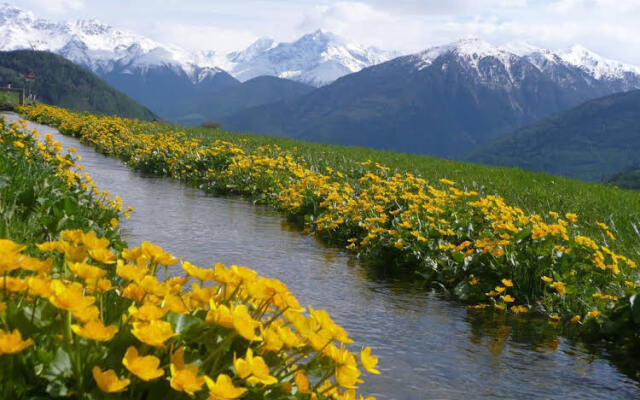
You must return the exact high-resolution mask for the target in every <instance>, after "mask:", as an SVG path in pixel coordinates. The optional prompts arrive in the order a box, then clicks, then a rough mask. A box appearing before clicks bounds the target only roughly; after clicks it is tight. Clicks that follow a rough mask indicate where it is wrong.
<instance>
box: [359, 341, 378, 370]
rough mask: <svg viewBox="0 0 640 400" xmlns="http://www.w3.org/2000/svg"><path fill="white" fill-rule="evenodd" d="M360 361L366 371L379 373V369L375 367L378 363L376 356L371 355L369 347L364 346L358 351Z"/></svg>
mask: <svg viewBox="0 0 640 400" xmlns="http://www.w3.org/2000/svg"><path fill="white" fill-rule="evenodd" d="M360 361H361V362H362V366H363V367H364V369H366V370H367V372H370V373H372V374H376V375H377V374H380V371H378V370H377V369H376V365H378V357H376V356H373V355H371V347H368V346H367V347H365V348H364V349H362V351H361V352H360Z"/></svg>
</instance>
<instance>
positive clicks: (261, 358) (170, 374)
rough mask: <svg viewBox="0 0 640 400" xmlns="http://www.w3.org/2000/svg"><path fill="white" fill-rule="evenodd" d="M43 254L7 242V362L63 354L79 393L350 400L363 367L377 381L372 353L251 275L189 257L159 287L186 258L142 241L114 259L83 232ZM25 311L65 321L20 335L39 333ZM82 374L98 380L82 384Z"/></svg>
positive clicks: (0, 257) (2, 259)
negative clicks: (150, 388) (160, 391)
mask: <svg viewBox="0 0 640 400" xmlns="http://www.w3.org/2000/svg"><path fill="white" fill-rule="evenodd" d="M37 249H38V250H39V251H40V254H45V255H49V257H48V258H43V257H33V256H29V255H27V254H25V250H26V246H23V245H19V244H17V243H15V242H13V241H11V240H8V239H3V240H0V276H2V288H1V290H0V293H2V297H1V298H2V301H1V302H0V316H1V317H2V318H1V320H2V325H3V326H5V327H7V328H13V329H14V330H13V331H12V332H11V333H10V332H8V331H5V330H2V329H0V357H2V356H3V355H10V354H18V353H21V352H25V351H26V352H29V351H31V353H32V354H29V355H28V356H25V357H23V358H21V361H22V362H24V363H29V362H32V363H36V362H37V359H38V357H39V356H40V355H41V354H44V353H46V352H47V351H53V349H55V348H61V349H63V350H64V351H65V352H66V354H67V355H68V357H69V358H70V359H71V360H72V361H71V367H72V370H73V376H72V377H71V379H70V380H69V385H70V387H73V388H75V390H76V391H77V392H78V393H86V392H90V391H91V390H92V388H93V387H96V386H97V387H98V388H99V389H100V390H101V391H103V392H107V393H118V392H122V391H125V390H136V391H140V390H142V391H144V390H146V389H145V388H146V386H144V384H142V383H143V382H149V381H156V380H160V379H161V378H162V379H164V377H166V381H168V385H169V386H170V387H171V388H172V389H173V390H174V391H176V392H184V393H187V394H189V395H194V394H198V393H201V392H202V391H203V390H204V387H205V386H206V391H207V394H208V398H209V399H212V400H213V399H216V400H218V399H235V398H239V397H241V396H243V395H244V394H245V393H246V392H249V391H251V392H252V393H262V394H263V395H269V396H270V398H271V397H272V396H273V398H288V397H287V396H288V395H291V394H295V393H301V394H306V395H308V397H309V398H334V399H355V398H356V394H355V389H356V388H357V386H358V385H359V384H360V383H362V380H361V374H362V369H365V370H367V371H369V372H371V373H378V371H377V370H376V364H377V358H376V357H374V356H373V355H371V349H370V348H368V347H367V348H364V349H363V350H362V352H361V353H360V355H359V356H358V355H356V354H353V353H351V352H350V351H349V350H348V345H349V344H351V343H353V341H352V340H351V339H350V338H349V336H348V334H347V332H346V331H345V330H344V329H343V328H342V327H341V326H339V325H338V324H336V323H335V322H334V321H333V320H332V319H331V317H330V316H329V315H328V314H327V313H326V312H325V311H323V310H315V309H313V308H312V307H309V308H308V314H307V313H306V312H305V311H306V310H305V308H303V307H301V306H300V304H299V303H298V300H297V299H296V298H295V297H294V296H293V295H292V294H291V292H290V291H289V290H288V289H287V287H286V285H285V284H284V283H282V282H281V281H279V280H277V279H269V278H264V277H260V276H258V274H257V273H256V272H255V271H253V270H251V269H248V268H246V267H242V266H235V265H234V266H231V267H226V266H224V265H222V264H216V265H215V268H211V269H207V268H200V267H197V266H195V265H193V264H191V263H189V262H186V261H185V262H182V268H183V270H184V272H185V276H177V277H172V278H166V279H165V280H162V281H161V280H159V279H158V278H157V275H158V273H159V271H157V269H158V268H164V269H165V270H167V268H168V267H169V266H171V265H174V264H176V263H178V262H179V260H178V259H177V258H175V257H174V256H172V255H171V254H169V253H167V252H165V251H164V250H163V249H162V248H160V247H158V246H156V245H154V244H152V243H148V242H143V243H142V245H141V246H140V247H136V248H132V249H124V250H123V251H122V252H116V251H114V249H112V248H111V244H110V242H109V240H107V239H105V238H101V237H98V236H97V235H96V234H95V233H94V232H91V231H90V232H83V231H81V230H68V231H63V232H62V234H61V238H60V239H59V240H56V241H48V242H44V243H40V244H38V245H37ZM190 280H191V281H192V284H191V287H190V288H188V282H189V281H190ZM21 313H24V314H26V315H27V316H28V318H31V319H33V318H35V317H36V316H37V315H47V318H48V320H49V321H50V322H53V321H59V323H53V324H51V325H47V327H46V328H43V329H40V330H32V333H31V334H32V336H31V337H30V338H28V339H26V340H25V339H23V337H22V333H21V331H20V330H18V328H16V327H18V326H25V327H26V328H27V329H29V328H33V326H32V325H31V324H27V323H26V322H24V321H21V320H20V318H18V316H20V315H21ZM39 322H42V323H46V322H47V321H39ZM34 342H35V343H38V344H37V345H34ZM40 343H43V345H42V346H41V345H40ZM54 353H55V352H54ZM186 360H189V361H190V362H189V363H187V361H186ZM3 362H4V361H3ZM31 367H34V365H32V366H31ZM87 371H91V374H92V376H93V378H94V379H93V382H87V381H85V380H83V377H84V376H85V375H86V374H87ZM314 376H315V378H314ZM57 378H58V379H63V380H64V379H65V378H64V377H63V376H59V377H57ZM4 379H10V376H3V377H2V378H1V379H0V380H4ZM161 383H162V381H161ZM274 393H275V394H274ZM277 394H281V396H280V397H278V396H277ZM165 398H170V397H165ZM360 398H362V397H360Z"/></svg>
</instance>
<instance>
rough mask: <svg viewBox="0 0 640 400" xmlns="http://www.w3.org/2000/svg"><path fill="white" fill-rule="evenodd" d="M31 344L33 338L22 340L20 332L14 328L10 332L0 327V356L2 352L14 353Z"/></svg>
mask: <svg viewBox="0 0 640 400" xmlns="http://www.w3.org/2000/svg"><path fill="white" fill-rule="evenodd" d="M31 345H33V340H31V339H27V340H22V334H21V333H20V331H19V330H17V329H14V330H13V332H12V333H9V332H5V331H3V330H2V329H0V356H1V355H3V354H16V353H20V352H21V351H22V350H24V349H26V348H27V347H29V346H31Z"/></svg>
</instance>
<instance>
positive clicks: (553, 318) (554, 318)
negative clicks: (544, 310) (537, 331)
mask: <svg viewBox="0 0 640 400" xmlns="http://www.w3.org/2000/svg"><path fill="white" fill-rule="evenodd" d="M549 319H550V320H552V321H554V322H557V321H560V316H559V315H558V314H551V315H549Z"/></svg>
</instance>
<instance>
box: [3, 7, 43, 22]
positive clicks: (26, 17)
mask: <svg viewBox="0 0 640 400" xmlns="http://www.w3.org/2000/svg"><path fill="white" fill-rule="evenodd" d="M34 19H35V15H33V14H32V13H31V12H29V11H24V10H22V9H20V8H18V7H14V6H12V5H11V4H9V3H2V4H0V23H5V22H6V21H16V22H20V21H32V20H34Z"/></svg>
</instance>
